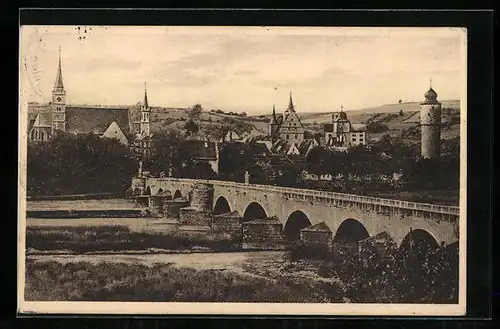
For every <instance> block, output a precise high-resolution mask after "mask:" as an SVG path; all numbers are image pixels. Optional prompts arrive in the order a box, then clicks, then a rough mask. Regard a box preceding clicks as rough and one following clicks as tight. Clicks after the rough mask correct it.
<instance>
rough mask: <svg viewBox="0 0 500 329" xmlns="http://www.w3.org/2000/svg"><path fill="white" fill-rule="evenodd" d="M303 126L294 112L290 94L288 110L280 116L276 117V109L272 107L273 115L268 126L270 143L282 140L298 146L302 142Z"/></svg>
mask: <svg viewBox="0 0 500 329" xmlns="http://www.w3.org/2000/svg"><path fill="white" fill-rule="evenodd" d="M304 131H305V130H304V126H303V125H302V123H301V122H300V118H299V116H298V115H297V112H296V111H295V106H294V104H293V100H292V92H290V101H289V103H288V108H287V109H286V110H285V111H284V112H283V114H282V115H276V108H275V106H274V105H273V114H272V117H271V120H270V122H269V126H268V135H269V137H270V139H271V141H273V142H275V141H277V140H284V141H287V142H290V143H294V144H295V145H299V144H300V143H302V141H303V140H304Z"/></svg>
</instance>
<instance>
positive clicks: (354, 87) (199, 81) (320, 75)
mask: <svg viewBox="0 0 500 329" xmlns="http://www.w3.org/2000/svg"><path fill="white" fill-rule="evenodd" d="M85 30H86V32H87V33H85ZM83 36H85V39H83V38H82V37H83ZM59 46H60V47H61V49H62V70H63V78H64V85H65V88H66V92H67V99H68V103H70V104H102V105H115V104H135V103H137V102H138V101H141V100H142V97H143V94H144V82H145V81H147V89H148V97H149V102H150V105H152V106H165V107H189V106H191V105H193V104H196V103H200V104H201V105H202V106H203V107H204V108H206V109H212V108H221V109H227V110H238V111H246V112H247V113H249V114H255V113H266V112H270V111H271V110H272V106H273V104H276V108H277V109H278V110H282V109H284V108H285V107H286V106H287V105H288V95H289V92H290V90H292V92H293V98H294V102H295V105H296V109H297V111H299V112H312V111H314V112H316V111H317V112H327V111H332V110H338V108H340V106H341V105H343V106H344V108H345V109H346V110H349V109H357V108H362V107H369V106H377V105H382V104H391V103H396V102H397V101H398V100H399V99H402V100H403V101H421V100H422V99H423V94H424V93H425V91H426V90H427V89H428V87H429V79H430V78H432V86H433V88H434V89H435V90H436V91H437V93H438V95H439V99H441V100H446V99H458V98H460V95H461V93H462V91H463V89H464V88H463V86H464V81H465V79H466V76H465V62H466V59H465V53H464V51H463V49H465V35H464V33H463V32H462V30H459V29H448V28H415V29H403V28H399V29H394V28H391V29H389V28H276V27H274V28H265V27H251V28H246V27H234V28H229V27H219V28H217V27H205V28H203V27H97V26H92V27H88V26H87V27H84V26H81V27H80V29H78V28H77V27H75V26H67V27H65V26H58V27H52V26H37V27H34V26H25V27H22V29H21V45H20V48H21V51H20V52H21V65H20V70H21V95H22V100H26V101H37V102H47V101H49V100H50V97H51V92H52V87H53V85H54V81H55V77H56V70H57V61H58V59H57V58H58V47H59Z"/></svg>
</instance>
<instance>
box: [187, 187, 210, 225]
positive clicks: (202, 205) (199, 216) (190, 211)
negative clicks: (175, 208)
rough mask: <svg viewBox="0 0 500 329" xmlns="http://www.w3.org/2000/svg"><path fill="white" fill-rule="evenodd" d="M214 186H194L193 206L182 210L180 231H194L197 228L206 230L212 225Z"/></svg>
mask: <svg viewBox="0 0 500 329" xmlns="http://www.w3.org/2000/svg"><path fill="white" fill-rule="evenodd" d="M213 198H214V186H213V185H212V184H208V183H196V184H195V185H194V186H193V190H192V197H191V205H190V206H188V207H185V208H181V209H180V213H179V224H180V229H181V230H183V229H185V230H193V229H196V227H198V228H200V229H203V230H206V229H207V228H210V226H211V224H212V204H213Z"/></svg>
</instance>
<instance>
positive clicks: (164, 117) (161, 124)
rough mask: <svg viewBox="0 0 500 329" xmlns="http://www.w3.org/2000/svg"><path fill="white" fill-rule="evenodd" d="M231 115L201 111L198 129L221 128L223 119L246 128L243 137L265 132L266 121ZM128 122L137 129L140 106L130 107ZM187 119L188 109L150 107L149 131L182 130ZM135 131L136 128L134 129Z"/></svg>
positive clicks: (235, 114) (237, 114)
mask: <svg viewBox="0 0 500 329" xmlns="http://www.w3.org/2000/svg"><path fill="white" fill-rule="evenodd" d="M230 113H231V114H228V113H224V112H222V111H220V110H219V111H214V110H212V111H203V112H202V113H201V115H200V129H201V130H208V131H209V130H210V128H211V127H217V126H221V125H222V122H223V120H224V119H225V118H229V119H231V120H233V121H234V122H236V123H237V124H238V125H239V126H240V128H242V127H243V128H244V127H248V129H247V130H248V131H249V132H247V133H244V134H243V135H249V134H250V135H253V136H256V135H262V134H265V133H266V132H267V119H264V120H263V119H259V118H256V117H246V116H243V115H242V114H239V113H233V112H230ZM130 119H131V120H130V121H131V122H132V125H135V126H136V127H138V123H139V120H140V105H134V106H131V107H130ZM188 119H189V109H187V108H167V107H152V108H151V115H150V120H151V130H152V131H153V132H154V131H160V130H162V129H178V130H181V131H182V130H183V126H184V124H185V122H186V121H187V120H188ZM135 129H137V128H135Z"/></svg>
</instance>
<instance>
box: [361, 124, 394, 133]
mask: <svg viewBox="0 0 500 329" xmlns="http://www.w3.org/2000/svg"><path fill="white" fill-rule="evenodd" d="M366 129H367V131H368V132H369V133H372V134H374V133H383V132H386V131H389V126H388V125H387V124H385V123H381V122H371V123H369V124H368V127H366Z"/></svg>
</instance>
